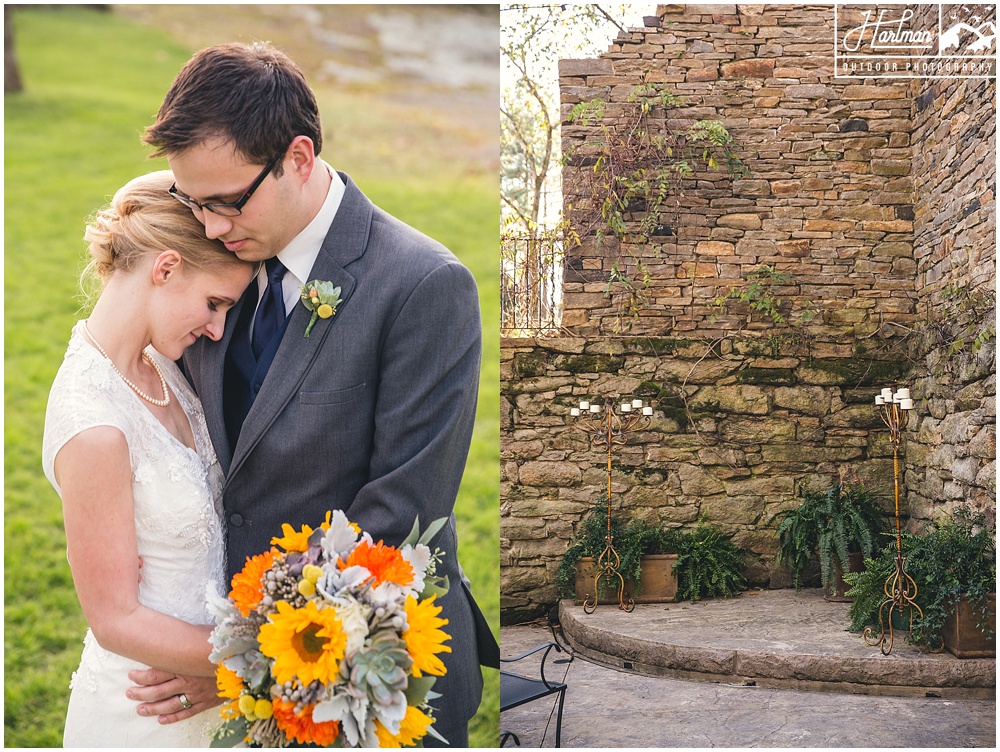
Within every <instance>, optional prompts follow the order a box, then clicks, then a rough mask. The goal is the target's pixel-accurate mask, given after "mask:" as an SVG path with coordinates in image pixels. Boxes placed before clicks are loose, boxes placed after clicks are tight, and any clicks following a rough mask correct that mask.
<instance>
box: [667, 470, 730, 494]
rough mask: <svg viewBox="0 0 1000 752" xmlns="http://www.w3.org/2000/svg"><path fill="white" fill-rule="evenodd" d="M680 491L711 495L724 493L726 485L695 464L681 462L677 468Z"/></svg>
mask: <svg viewBox="0 0 1000 752" xmlns="http://www.w3.org/2000/svg"><path fill="white" fill-rule="evenodd" d="M677 475H678V477H679V478H680V482H681V491H682V492H683V493H684V494H685V495H687V496H696V497H697V496H711V495H712V494H719V493H724V492H725V490H726V487H725V486H724V485H723V484H722V482H721V481H720V480H719V479H718V478H715V477H713V476H712V475H710V474H709V473H707V472H705V471H704V470H702V469H701V468H700V467H697V466H695V465H688V464H683V465H681V466H680V467H678V468H677Z"/></svg>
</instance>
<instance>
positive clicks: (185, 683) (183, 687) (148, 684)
mask: <svg viewBox="0 0 1000 752" xmlns="http://www.w3.org/2000/svg"><path fill="white" fill-rule="evenodd" d="M128 678H129V679H130V680H132V681H133V682H135V684H136V685H137V686H134V687H130V688H129V690H128V692H127V693H126V694H127V695H128V698H129V699H130V700H136V701H138V702H139V703H140V705H139V706H138V708H137V712H138V713H139V715H144V716H154V715H156V716H159V721H160V723H175V722H176V721H183V720H184V719H185V718H190V717H192V716H194V715H197V714H198V713H201V712H202V711H205V710H208V709H209V708H212V707H215V706H216V705H221V704H222V698H220V697H219V690H218V688H217V687H216V685H215V677H212V676H178V675H177V674H171V673H169V672H167V671H160V670H158V669H155V668H151V669H146V670H145V671H129V673H128ZM181 695H183V696H184V697H183V698H181ZM184 700H187V702H188V703H190V706H189V707H185V706H184V702H183V701H184Z"/></svg>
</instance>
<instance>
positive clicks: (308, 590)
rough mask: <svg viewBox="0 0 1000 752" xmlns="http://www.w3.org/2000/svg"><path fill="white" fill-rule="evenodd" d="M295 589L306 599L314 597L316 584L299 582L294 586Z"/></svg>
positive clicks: (306, 581)
mask: <svg viewBox="0 0 1000 752" xmlns="http://www.w3.org/2000/svg"><path fill="white" fill-rule="evenodd" d="M295 589H296V590H298V591H299V595H301V596H304V597H306V598H311V597H312V596H314V595H316V583H315V582H313V581H311V580H307V579H301V580H299V584H298V585H296V586H295Z"/></svg>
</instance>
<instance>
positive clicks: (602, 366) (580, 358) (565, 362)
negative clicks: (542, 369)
mask: <svg viewBox="0 0 1000 752" xmlns="http://www.w3.org/2000/svg"><path fill="white" fill-rule="evenodd" d="M553 365H554V366H555V369H556V370H557V371H569V372H570V373H618V371H620V370H621V369H622V368H624V367H625V358H615V357H612V356H610V355H560V356H558V357H557V358H556V359H555V361H554V362H553Z"/></svg>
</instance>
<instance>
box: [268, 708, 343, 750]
mask: <svg viewBox="0 0 1000 752" xmlns="http://www.w3.org/2000/svg"><path fill="white" fill-rule="evenodd" d="M312 712H313V706H312V705H306V707H305V708H303V709H302V712H301V713H299V714H296V713H295V703H293V702H288V701H287V700H282V699H275V701H274V722H275V724H277V726H278V728H279V729H281V730H282V731H283V732H284V733H285V736H286V737H288V739H290V740H292V741H296V742H298V743H299V744H316V745H318V746H320V747H329V746H331V745H332V744H333V743H334V742H335V741H336V739H337V737H338V736H339V735H340V724H339V723H337V722H336V721H324V722H323V723H313V719H312Z"/></svg>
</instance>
